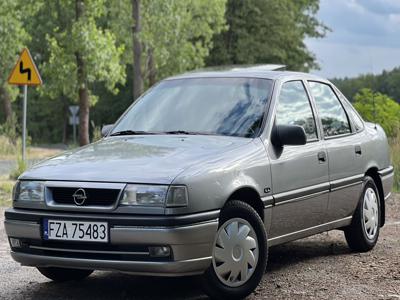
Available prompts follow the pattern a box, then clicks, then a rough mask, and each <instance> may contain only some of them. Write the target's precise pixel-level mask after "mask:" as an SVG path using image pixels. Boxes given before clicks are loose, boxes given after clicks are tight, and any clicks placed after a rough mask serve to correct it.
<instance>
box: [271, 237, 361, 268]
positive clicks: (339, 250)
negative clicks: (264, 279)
mask: <svg viewBox="0 0 400 300" xmlns="http://www.w3.org/2000/svg"><path fill="white" fill-rule="evenodd" d="M330 235H331V233H322V234H319V235H317V236H314V237H311V238H306V239H302V240H298V241H294V242H289V243H286V244H282V245H279V246H274V247H271V248H270V249H269V257H268V266H267V270H266V272H267V273H268V272H274V271H278V270H281V269H284V268H287V269H290V267H291V266H293V265H295V264H298V263H306V262H308V261H312V260H316V259H319V258H323V257H333V256H341V255H354V253H353V252H352V251H351V250H350V248H349V247H348V246H347V244H346V242H345V239H344V237H343V238H332V237H331V236H330Z"/></svg>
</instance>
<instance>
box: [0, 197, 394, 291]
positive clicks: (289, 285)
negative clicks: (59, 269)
mask: <svg viewBox="0 0 400 300" xmlns="http://www.w3.org/2000/svg"><path fill="white" fill-rule="evenodd" d="M0 215H1V217H0V224H1V225H0V298H1V299H91V298H95V299H128V298H129V299H206V298H207V297H206V296H204V294H202V291H201V290H200V288H199V279H198V278H197V277H189V278H171V279H169V278H150V277H136V276H130V275H125V274H118V273H111V272H95V273H94V274H93V275H92V276H90V277H89V278H88V279H86V280H84V281H82V282H80V283H76V282H74V283H62V284H55V283H52V282H50V281H49V280H47V279H46V278H45V277H43V276H41V275H40V274H39V273H38V272H37V271H36V270H35V269H34V268H28V267H21V266H19V265H18V264H17V263H15V262H14V261H12V260H11V257H10V256H9V247H8V243H7V241H6V236H5V233H4V227H3V219H2V218H3V215H4V213H3V209H0ZM249 299H400V195H395V196H392V198H391V199H389V200H388V202H387V225H386V226H385V227H384V228H383V229H382V230H381V236H380V239H379V242H378V244H377V246H376V247H375V249H374V250H373V251H371V252H369V253H363V254H358V253H351V252H350V251H349V249H348V248H347V246H346V243H345V240H344V236H343V233H342V232H340V231H331V232H329V233H324V234H319V235H317V236H314V237H310V238H307V239H303V240H299V241H296V242H292V243H288V244H285V245H281V246H277V247H274V248H272V249H271V250H270V258H269V264H268V268H267V272H266V274H265V276H264V278H263V281H262V283H261V285H260V286H259V288H258V289H257V290H256V291H255V292H254V294H253V295H251V296H250V297H249Z"/></svg>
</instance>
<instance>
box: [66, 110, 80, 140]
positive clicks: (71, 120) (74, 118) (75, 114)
mask: <svg viewBox="0 0 400 300" xmlns="http://www.w3.org/2000/svg"><path fill="white" fill-rule="evenodd" d="M68 108H69V111H70V112H71V117H69V124H70V125H72V126H73V129H74V144H76V125H79V116H78V112H79V106H78V105H70V106H69V107H68Z"/></svg>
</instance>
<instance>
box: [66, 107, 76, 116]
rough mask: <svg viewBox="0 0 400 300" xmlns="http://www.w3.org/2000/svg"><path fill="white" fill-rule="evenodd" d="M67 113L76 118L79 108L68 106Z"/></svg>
mask: <svg viewBox="0 0 400 300" xmlns="http://www.w3.org/2000/svg"><path fill="white" fill-rule="evenodd" d="M68 108H69V111H70V112H71V115H73V116H76V115H77V113H78V111H79V106H78V105H70V106H69V107H68Z"/></svg>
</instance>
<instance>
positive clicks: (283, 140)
mask: <svg viewBox="0 0 400 300" xmlns="http://www.w3.org/2000/svg"><path fill="white" fill-rule="evenodd" d="M271 142H272V144H273V145H275V146H278V147H283V146H285V145H292V146H298V145H305V144H306V142H307V136H306V132H305V131H304V128H303V127H301V126H299V125H275V126H274V128H273V129H272V136H271Z"/></svg>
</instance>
